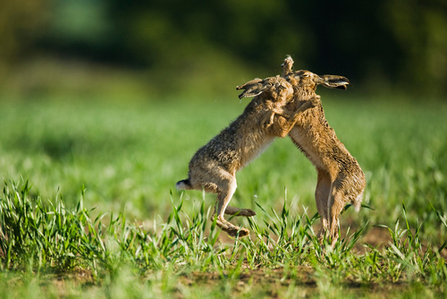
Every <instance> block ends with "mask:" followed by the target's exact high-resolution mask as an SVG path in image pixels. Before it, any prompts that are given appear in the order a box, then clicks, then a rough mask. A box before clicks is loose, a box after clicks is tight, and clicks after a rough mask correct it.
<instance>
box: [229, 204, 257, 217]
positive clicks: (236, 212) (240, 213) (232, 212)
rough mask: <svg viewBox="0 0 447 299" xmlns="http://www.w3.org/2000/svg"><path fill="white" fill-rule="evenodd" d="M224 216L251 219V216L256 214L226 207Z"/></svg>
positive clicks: (248, 210)
mask: <svg viewBox="0 0 447 299" xmlns="http://www.w3.org/2000/svg"><path fill="white" fill-rule="evenodd" d="M225 214H227V215H234V216H244V217H251V216H255V215H256V212H255V211H253V210H251V209H239V208H236V207H230V206H227V208H226V209H225Z"/></svg>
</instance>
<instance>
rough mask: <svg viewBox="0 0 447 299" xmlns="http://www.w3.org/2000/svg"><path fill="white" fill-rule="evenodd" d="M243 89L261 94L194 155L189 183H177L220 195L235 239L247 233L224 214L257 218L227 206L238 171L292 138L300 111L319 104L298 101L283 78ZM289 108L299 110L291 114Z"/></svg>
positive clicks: (221, 221) (220, 217)
mask: <svg viewBox="0 0 447 299" xmlns="http://www.w3.org/2000/svg"><path fill="white" fill-rule="evenodd" d="M238 89H245V91H244V92H243V93H242V94H241V96H244V93H247V95H248V96H252V95H256V94H257V96H256V97H255V98H254V99H253V100H252V101H251V102H250V103H249V104H248V105H247V107H246V108H245V110H244V112H243V113H242V115H240V116H239V117H238V118H237V119H236V120H235V121H233V122H232V123H231V124H230V125H229V126H228V127H227V128H225V129H224V130H223V131H222V132H220V133H219V134H218V135H217V136H216V137H214V138H213V139H211V141H209V142H208V143H207V144H206V145H204V146H203V147H201V148H200V149H199V150H198V151H197V152H196V153H195V154H194V156H193V157H192V159H191V161H190V163H189V173H188V179H186V180H182V181H179V182H177V184H176V187H177V189H179V190H189V189H196V190H205V191H206V192H211V193H216V194H217V210H216V213H217V225H218V226H219V227H221V228H222V230H224V231H225V232H227V233H228V234H229V235H231V236H236V235H237V234H239V236H246V235H248V233H249V231H248V230H247V229H241V228H239V227H237V226H235V225H233V224H231V223H229V222H228V221H226V220H225V218H224V214H225V213H226V214H233V215H234V214H238V215H240V216H253V215H255V212H254V211H252V210H249V209H238V208H234V207H230V206H228V203H229V202H230V200H231V198H232V196H233V193H234V192H235V190H236V186H237V185H236V177H235V175H236V172H237V171H238V170H240V169H241V168H243V167H244V166H245V165H247V164H248V163H249V162H250V161H251V160H253V159H254V158H256V157H257V156H258V155H259V154H260V153H261V152H262V151H263V150H264V149H265V148H266V147H267V146H268V145H269V144H270V143H271V142H272V141H273V140H274V138H275V137H285V136H287V134H288V133H289V131H290V129H291V128H292V127H293V126H294V124H295V121H296V119H297V117H298V116H299V114H300V112H301V111H304V110H306V109H308V108H311V107H313V106H315V105H316V104H317V103H318V102H319V97H318V96H316V97H315V98H308V99H310V100H306V101H300V100H297V99H296V98H295V96H294V92H293V88H292V86H291V84H290V83H289V82H287V81H286V80H285V79H284V78H281V77H279V76H277V77H270V78H267V79H264V80H261V79H256V80H252V81H250V82H247V83H246V84H244V85H243V86H241V87H238ZM292 102H293V104H292ZM295 102H297V103H295ZM288 104H289V105H292V106H293V108H294V110H292V111H290V110H288V109H287V108H286V105H288Z"/></svg>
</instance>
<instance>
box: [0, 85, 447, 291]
mask: <svg viewBox="0 0 447 299" xmlns="http://www.w3.org/2000/svg"><path fill="white" fill-rule="evenodd" d="M342 96H343V94H336V93H332V92H331V93H330V94H329V93H328V94H327V95H326V93H324V94H323V93H322V100H323V103H324V106H325V109H326V116H327V118H328V120H329V123H330V124H331V126H332V127H333V128H334V129H335V131H336V132H337V136H338V137H339V139H340V140H341V141H342V142H343V143H344V144H345V145H346V147H347V148H348V150H349V151H350V152H351V153H352V154H353V155H354V156H355V157H356V158H357V160H358V161H359V163H360V165H361V166H362V168H363V169H364V171H365V173H366V176H367V181H368V182H367V189H366V192H365V198H364V204H365V205H366V206H367V207H365V208H363V209H362V210H361V211H360V212H359V213H355V212H354V211H353V209H349V208H348V209H347V210H346V211H345V212H344V214H343V215H342V216H341V238H340V242H339V243H338V244H337V246H336V248H335V249H334V250H333V251H331V250H329V249H327V248H325V246H322V247H320V246H319V245H318V243H317V242H316V239H315V234H314V232H316V231H317V230H318V228H319V225H320V224H319V219H318V215H316V207H315V203H314V198H313V193H314V188H315V184H316V173H315V170H314V168H313V166H312V165H311V164H310V162H309V161H307V160H306V158H305V157H304V156H303V154H302V153H300V152H299V151H298V150H297V149H296V148H295V147H294V145H293V144H292V143H291V142H290V140H289V139H288V138H284V139H281V140H277V141H276V142H275V143H274V144H273V145H272V146H271V147H270V148H269V149H267V151H266V152H265V153H264V154H262V155H261V156H260V157H259V158H258V159H257V160H255V161H253V162H252V164H250V165H249V166H248V167H246V168H245V169H244V170H242V171H241V172H240V173H239V174H238V177H237V178H238V189H237V191H236V193H235V196H234V198H233V201H232V205H235V206H239V207H248V208H252V209H254V210H255V211H256V212H257V216H256V217H254V218H253V219H232V222H234V223H238V224H240V225H242V226H244V227H247V228H249V229H250V230H251V231H252V233H251V235H250V237H249V238H244V239H230V238H228V237H227V236H226V235H225V234H224V233H220V230H219V229H218V228H217V227H216V226H215V223H213V221H212V220H210V215H211V211H212V207H213V204H214V196H213V195H209V194H202V192H199V191H188V192H185V193H179V192H177V191H175V188H174V185H175V183H176V182H177V181H178V180H180V179H184V178H186V176H187V167H188V163H189V160H190V158H191V156H192V155H193V154H194V152H195V151H196V150H197V149H198V148H199V147H200V146H202V145H203V144H205V143H206V142H207V141H208V140H209V139H210V138H212V137H213V136H214V135H215V134H217V133H218V132H219V131H220V130H221V129H223V128H224V127H225V126H226V125H227V124H228V123H229V122H230V121H231V120H233V119H234V118H236V117H237V115H238V114H240V113H241V112H242V110H243V108H244V106H245V105H246V103H247V101H238V100H237V98H236V97H234V99H221V98H213V99H209V100H208V101H205V100H203V101H188V100H183V99H173V100H171V101H164V102H162V101H160V102H150V103H140V102H136V101H130V103H129V104H120V103H106V102H100V101H99V102H98V101H89V99H81V100H78V99H52V100H51V101H48V100H40V99H35V100H34V101H29V102H13V101H7V102H5V103H1V104H0V128H1V129H0V176H1V178H2V179H3V180H4V183H3V191H2V193H1V194H0V223H1V231H0V257H1V263H0V277H1V278H0V295H1V297H2V298H3V297H4V298H9V297H14V298H17V297H26V298H40V297H42V296H47V297H81V296H82V297H83V298H161V297H165V298H171V297H173V298H202V297H204V296H208V297H217V298H227V297H230V296H231V297H243V298H252V297H260V296H261V297H278V298H288V297H297V298H300V297H325V298H337V297H341V296H343V297H344V298H349V297H352V298H358V297H359V296H367V297H370V298H376V297H377V298H379V297H380V298H383V297H387V298H395V297H402V298H411V297H416V296H417V297H419V296H426V297H428V298H433V297H436V298H438V297H446V296H447V295H446V292H447V289H446V288H447V282H446V281H447V266H446V257H447V249H446V248H445V247H446V245H447V243H446V241H447V213H446V211H447V182H446V175H447V163H445V162H446V161H447V141H446V132H447V121H446V115H447V103H446V102H437V101H424V102H419V103H418V102H406V101H398V100H396V99H395V98H391V97H390V98H386V97H384V98H380V99H379V98H374V97H371V98H362V99H355V98H352V99H343V98H342Z"/></svg>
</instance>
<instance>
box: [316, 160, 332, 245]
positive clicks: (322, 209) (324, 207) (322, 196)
mask: <svg viewBox="0 0 447 299" xmlns="http://www.w3.org/2000/svg"><path fill="white" fill-rule="evenodd" d="M317 171H318V182H317V188H316V190H315V201H316V203H317V210H318V213H319V214H320V217H321V224H322V226H323V227H322V228H321V229H320V231H319V232H318V239H319V241H320V243H323V240H324V238H325V237H326V235H327V233H328V231H329V213H328V199H329V196H330V193H331V178H330V176H329V174H328V173H327V172H326V171H323V170H321V169H317Z"/></svg>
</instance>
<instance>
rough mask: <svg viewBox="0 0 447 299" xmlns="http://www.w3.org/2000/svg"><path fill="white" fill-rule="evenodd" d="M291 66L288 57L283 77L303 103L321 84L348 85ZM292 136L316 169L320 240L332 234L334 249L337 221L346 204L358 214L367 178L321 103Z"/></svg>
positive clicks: (300, 119) (302, 116)
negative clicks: (340, 138) (339, 137)
mask: <svg viewBox="0 0 447 299" xmlns="http://www.w3.org/2000/svg"><path fill="white" fill-rule="evenodd" d="M292 65H293V60H292V58H290V57H287V58H286V59H285V62H284V64H283V68H284V70H283V77H284V78H285V79H286V80H287V81H288V82H290V83H291V84H292V86H293V88H294V93H295V94H296V96H297V97H300V98H302V99H303V100H305V99H311V98H314V97H315V90H316V88H317V86H318V85H323V86H325V87H328V88H339V89H346V88H347V85H348V84H349V81H348V79H346V78H345V77H342V76H335V75H323V76H318V75H317V74H314V73H312V72H309V71H306V70H300V71H296V72H293V71H292ZM289 136H290V138H291V139H292V141H293V143H295V145H296V146H297V147H298V148H299V149H300V150H301V151H302V152H303V153H304V154H305V155H306V156H307V158H309V160H310V161H311V162H312V163H313V164H314V166H315V167H316V169H317V173H318V180H317V187H316V191H315V200H316V203H317V209H318V213H319V214H320V215H321V218H322V225H323V228H322V230H320V232H319V238H320V242H322V241H323V239H324V238H325V237H326V235H327V233H328V232H329V236H330V238H331V247H334V246H335V243H336V241H337V239H338V218H339V215H340V213H341V211H342V209H343V208H344V205H345V204H346V203H351V204H353V206H354V207H355V209H356V211H358V210H359V209H360V206H361V201H362V197H363V191H364V189H365V184H366V182H365V175H364V173H363V171H362V169H361V168H360V166H359V164H358V163H357V161H356V160H355V158H354V157H353V156H352V155H351V154H350V153H349V152H348V150H347V149H346V147H345V146H344V145H343V143H341V142H340V140H338V138H337V136H336V135H335V131H334V130H333V129H332V128H331V127H330V126H329V124H328V122H327V120H326V118H325V116H324V111H323V106H322V105H321V102H320V103H318V104H317V105H316V106H315V107H313V108H311V109H308V110H306V111H304V112H303V113H300V114H299V115H298V119H297V121H296V123H295V126H294V127H293V128H292V129H291V131H290V132H289Z"/></svg>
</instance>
